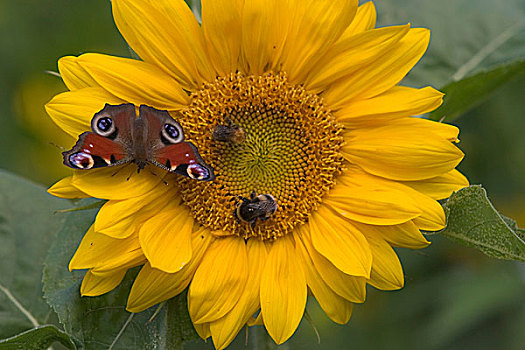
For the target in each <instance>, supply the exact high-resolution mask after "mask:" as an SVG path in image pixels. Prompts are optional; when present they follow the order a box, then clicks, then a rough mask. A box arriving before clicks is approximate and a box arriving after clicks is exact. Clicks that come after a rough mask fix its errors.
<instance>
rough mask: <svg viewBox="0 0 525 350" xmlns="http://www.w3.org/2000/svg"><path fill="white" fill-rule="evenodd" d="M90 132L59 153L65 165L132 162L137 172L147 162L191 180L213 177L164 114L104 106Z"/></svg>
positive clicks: (127, 106) (150, 109) (87, 166)
mask: <svg viewBox="0 0 525 350" xmlns="http://www.w3.org/2000/svg"><path fill="white" fill-rule="evenodd" d="M91 129H92V130H93V132H85V133H83V134H81V135H80V136H79V138H78V141H77V143H76V144H75V145H74V146H73V148H72V149H71V150H69V151H67V152H63V153H62V155H63V157H64V164H65V165H67V166H69V167H71V168H73V169H93V168H102V167H107V166H115V165H122V164H126V163H131V162H133V163H135V164H137V166H138V172H140V170H141V169H144V167H145V166H146V165H147V164H148V163H151V164H153V165H156V166H158V167H159V168H162V169H165V170H168V171H170V172H174V173H177V174H181V175H184V176H188V177H190V178H192V179H195V180H201V181H210V180H213V179H214V178H215V176H214V174H213V169H212V167H210V166H209V165H208V164H206V163H205V162H204V160H202V158H201V156H200V155H199V152H198V151H197V147H195V145H194V144H193V143H191V142H186V141H184V132H183V130H182V127H181V126H180V124H179V123H178V122H177V121H175V120H174V119H173V118H171V116H170V115H169V114H168V112H167V111H161V110H158V109H155V108H153V107H149V106H146V105H141V106H140V107H139V116H138V117H137V116H136V113H135V105H133V104H131V103H127V104H121V105H109V104H106V105H105V107H104V108H103V109H102V110H101V111H100V112H98V113H96V114H95V115H94V117H93V119H92V120H91Z"/></svg>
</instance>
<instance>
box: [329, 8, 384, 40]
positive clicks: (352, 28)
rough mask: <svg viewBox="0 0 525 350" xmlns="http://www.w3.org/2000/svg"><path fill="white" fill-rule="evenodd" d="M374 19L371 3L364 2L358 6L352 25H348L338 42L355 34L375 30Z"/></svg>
mask: <svg viewBox="0 0 525 350" xmlns="http://www.w3.org/2000/svg"><path fill="white" fill-rule="evenodd" d="M376 17H377V13H376V8H375V6H374V3H373V2H372V1H369V2H366V3H364V4H363V5H361V6H359V7H358V8H357V13H356V14H355V17H354V19H353V20H352V23H350V25H349V26H348V27H347V28H346V29H345V31H344V32H343V34H342V35H341V37H340V38H339V40H338V42H339V41H342V40H346V39H347V38H349V37H351V36H353V35H355V34H358V33H361V32H364V31H366V30H370V29H373V28H375V26H376Z"/></svg>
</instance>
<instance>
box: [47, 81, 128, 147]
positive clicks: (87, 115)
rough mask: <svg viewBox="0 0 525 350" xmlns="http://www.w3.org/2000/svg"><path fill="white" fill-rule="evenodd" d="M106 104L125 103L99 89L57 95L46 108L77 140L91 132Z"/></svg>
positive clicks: (60, 125)
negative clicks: (95, 117) (96, 117)
mask: <svg viewBox="0 0 525 350" xmlns="http://www.w3.org/2000/svg"><path fill="white" fill-rule="evenodd" d="M106 103H109V104H113V105H118V104H121V103H124V101H122V100H120V99H118V98H117V97H115V96H113V95H111V94H110V93H109V92H107V91H106V90H104V89H102V88H99V87H91V88H85V89H79V90H74V91H68V92H64V93H61V94H59V95H56V96H55V97H53V99H52V100H51V101H49V102H48V103H47V104H46V106H45V108H46V112H47V114H49V116H50V117H51V119H53V121H54V122H55V124H57V125H58V127H59V128H61V129H62V130H64V131H65V132H66V133H68V134H69V135H71V136H73V137H74V138H75V139H76V138H78V135H80V134H81V133H83V132H84V131H91V119H93V116H94V115H95V113H97V112H99V111H100V110H101V109H102V108H104V106H105V105H106Z"/></svg>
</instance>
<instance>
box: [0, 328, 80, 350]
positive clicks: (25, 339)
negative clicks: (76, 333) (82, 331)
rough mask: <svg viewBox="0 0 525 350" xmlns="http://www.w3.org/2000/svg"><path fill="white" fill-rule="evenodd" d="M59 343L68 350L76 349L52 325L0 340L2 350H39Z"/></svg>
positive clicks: (64, 335) (66, 337) (67, 337)
mask: <svg viewBox="0 0 525 350" xmlns="http://www.w3.org/2000/svg"><path fill="white" fill-rule="evenodd" d="M54 342H59V343H60V344H62V345H63V346H65V347H67V348H68V349H70V350H74V349H76V346H75V344H74V343H73V342H72V341H71V339H70V338H69V336H68V335H67V334H66V333H64V332H62V331H61V330H59V329H58V328H56V327H55V326H52V325H46V326H41V327H36V328H33V329H30V330H28V331H26V332H23V333H21V334H18V335H16V336H14V337H12V338H9V339H5V340H0V349H2V350H41V349H47V348H48V347H49V346H51V345H52V344H53V343H54Z"/></svg>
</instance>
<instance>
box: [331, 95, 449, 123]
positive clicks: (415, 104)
mask: <svg viewBox="0 0 525 350" xmlns="http://www.w3.org/2000/svg"><path fill="white" fill-rule="evenodd" d="M442 102H443V93H441V92H439V91H437V90H435V89H434V88H431V87H425V88H422V89H414V88H409V87H405V86H394V87H393V88H391V89H389V90H387V91H385V92H384V93H382V94H380V95H377V96H375V97H372V98H369V99H366V100H357V101H353V102H350V103H348V104H347V105H346V106H345V107H344V108H342V109H340V110H339V111H337V112H335V113H334V115H335V117H336V119H337V121H338V122H340V123H342V124H344V125H345V126H346V127H348V128H358V127H366V126H370V125H374V124H375V125H377V124H385V123H387V122H389V121H391V120H393V119H399V118H402V117H409V116H412V115H418V114H423V113H427V112H430V111H433V110H434V109H436V108H437V107H439V106H440V105H441V103H442Z"/></svg>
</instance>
